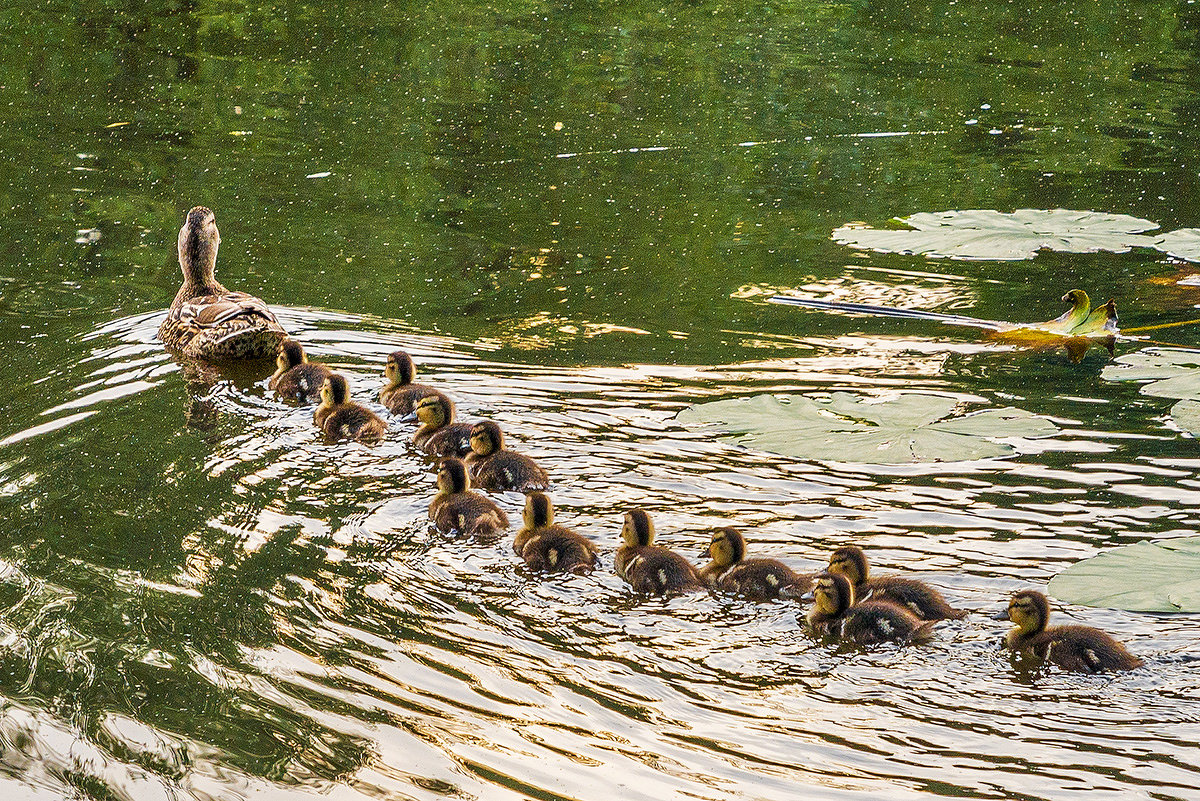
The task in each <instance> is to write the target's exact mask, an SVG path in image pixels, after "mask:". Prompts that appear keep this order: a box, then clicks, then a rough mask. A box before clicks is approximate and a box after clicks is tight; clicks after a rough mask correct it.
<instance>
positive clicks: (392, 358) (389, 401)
mask: <svg viewBox="0 0 1200 801" xmlns="http://www.w3.org/2000/svg"><path fill="white" fill-rule="evenodd" d="M416 372H417V368H416V366H415V365H414V364H413V360H412V357H411V356H409V355H408V354H407V353H405V352H404V351H402V350H397V351H393V352H392V354H391V355H389V356H388V359H387V364H386V365H385V366H384V368H383V374H384V375H385V376H386V377H387V380H388V383H387V384H386V385H385V386H384V387H383V389H381V390H379V402H380V403H382V404H383V405H384V406H386V407H387V410H388V411H389V412H391V413H392V414H394V415H399V416H400V417H405V416H407V415H410V414H412V413H413V411H414V410H415V408H416V405H417V402H418V401H420V400H421V399H422V398H427V397H429V396H430V395H441V394H442V393H441V392H439V391H438V390H436V389H434V388H433V387H428V386H425V385H424V384H414V383H413V376H414V375H416ZM443 397H444V396H443Z"/></svg>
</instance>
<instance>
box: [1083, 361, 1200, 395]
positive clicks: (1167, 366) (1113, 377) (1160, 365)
mask: <svg viewBox="0 0 1200 801" xmlns="http://www.w3.org/2000/svg"><path fill="white" fill-rule="evenodd" d="M1100 377H1101V378H1103V379H1105V380H1108V381H1150V382H1151V383H1149V384H1146V385H1145V386H1144V387H1142V388H1141V389H1140V390H1139V391H1140V392H1141V393H1142V394H1143V395H1153V396H1155V397H1158V398H1181V399H1187V400H1200V351H1197V350H1184V349H1183V348H1145V349H1143V350H1139V351H1137V352H1136V353H1127V354H1126V355H1124V356H1121V357H1119V358H1117V359H1115V360H1114V361H1113V363H1112V364H1110V365H1108V366H1107V367H1105V368H1104V370H1103V372H1101V373H1100Z"/></svg>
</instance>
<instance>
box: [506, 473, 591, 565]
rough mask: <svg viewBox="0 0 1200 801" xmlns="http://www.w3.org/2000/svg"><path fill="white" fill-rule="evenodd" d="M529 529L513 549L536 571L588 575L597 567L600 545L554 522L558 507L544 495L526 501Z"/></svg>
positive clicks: (528, 497) (526, 523)
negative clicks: (597, 552)
mask: <svg viewBox="0 0 1200 801" xmlns="http://www.w3.org/2000/svg"><path fill="white" fill-rule="evenodd" d="M524 522H525V526H524V527H523V528H522V529H521V530H520V531H518V532H517V536H516V539H514V540H513V550H514V551H516V553H517V556H520V557H521V558H522V559H524V560H525V564H527V565H529V567H530V568H532V569H534V570H545V571H562V572H566V573H588V572H591V570H592V568H593V567H595V565H596V546H595V545H593V544H592V541H591V540H589V539H588V538H587V537H584V536H583V535H582V534H579V533H577V532H575V531H572V530H571V529H569V528H565V527H563V526H560V525H557V524H555V522H554V504H553V503H551V502H550V498H549V497H548V496H546V495H545V494H543V493H541V492H531V493H529V495H528V496H527V497H526V498H525V514H524Z"/></svg>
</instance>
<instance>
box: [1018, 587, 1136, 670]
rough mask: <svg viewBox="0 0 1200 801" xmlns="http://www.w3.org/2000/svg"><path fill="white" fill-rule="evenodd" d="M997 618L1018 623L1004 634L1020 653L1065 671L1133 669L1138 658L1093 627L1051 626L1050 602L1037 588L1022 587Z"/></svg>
mask: <svg viewBox="0 0 1200 801" xmlns="http://www.w3.org/2000/svg"><path fill="white" fill-rule="evenodd" d="M996 619H997V620H1005V619H1007V620H1011V621H1012V622H1013V623H1015V624H1016V625H1015V626H1014V627H1013V628H1012V629H1011V630H1010V631H1009V632H1008V633H1007V634H1005V635H1004V645H1005V646H1007V647H1008V648H1010V649H1012V650H1014V651H1018V652H1020V653H1023V654H1026V655H1029V656H1035V657H1038V658H1041V659H1045V660H1048V661H1050V662H1053V663H1054V664H1056V665H1058V666H1059V667H1060V668H1062V669H1063V670H1073V671H1079V672H1083V673H1099V672H1101V671H1105V670H1133V669H1134V668H1136V667H1140V666H1141V665H1142V664H1144V663H1143V662H1142V660H1141V659H1138V658H1137V657H1136V656H1134V655H1133V654H1131V653H1129V651H1127V650H1125V646H1124V645H1122V644H1121V643H1119V642H1117V641H1116V640H1114V639H1113V638H1112V637H1110V636H1109V635H1107V634H1105V633H1104V632H1103V631H1100V629H1094V628H1092V627H1091V626H1049V625H1047V624H1048V623H1049V621H1050V601H1049V599H1047V598H1046V596H1045V595H1043V594H1042V593H1040V592H1038V591H1037V590H1021V591H1020V592H1018V593H1016V594H1015V595H1013V597H1012V599H1011V600H1010V601H1009V602H1008V609H1006V610H1005V611H1004V612H1002V613H1000V614H999V615H996Z"/></svg>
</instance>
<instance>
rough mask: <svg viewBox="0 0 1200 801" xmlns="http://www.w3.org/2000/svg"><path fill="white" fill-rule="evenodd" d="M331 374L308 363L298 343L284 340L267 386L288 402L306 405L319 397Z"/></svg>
mask: <svg viewBox="0 0 1200 801" xmlns="http://www.w3.org/2000/svg"><path fill="white" fill-rule="evenodd" d="M332 374H333V371H332V370H330V369H329V368H328V367H326V366H325V365H323V364H316V363H315V362H310V361H309V360H308V356H307V355H306V354H305V353H304V348H303V347H301V346H300V343H299V342H297V341H296V340H294V339H285V340H284V341H283V344H282V345H280V346H279V355H278V356H276V357H275V374H274V375H273V376H271V381H270V383H269V384H268V386H269V387H270V388H271V389H273V390H275V391H276V392H277V393H279V395H280V396H282V397H284V398H287V399H288V400H298V401H300V402H301V403H306V402H308V401H311V400H316V399H317V398H319V397H320V396H321V387H322V386H323V385H324V384H325V379H326V378H329V376H331V375H332Z"/></svg>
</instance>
